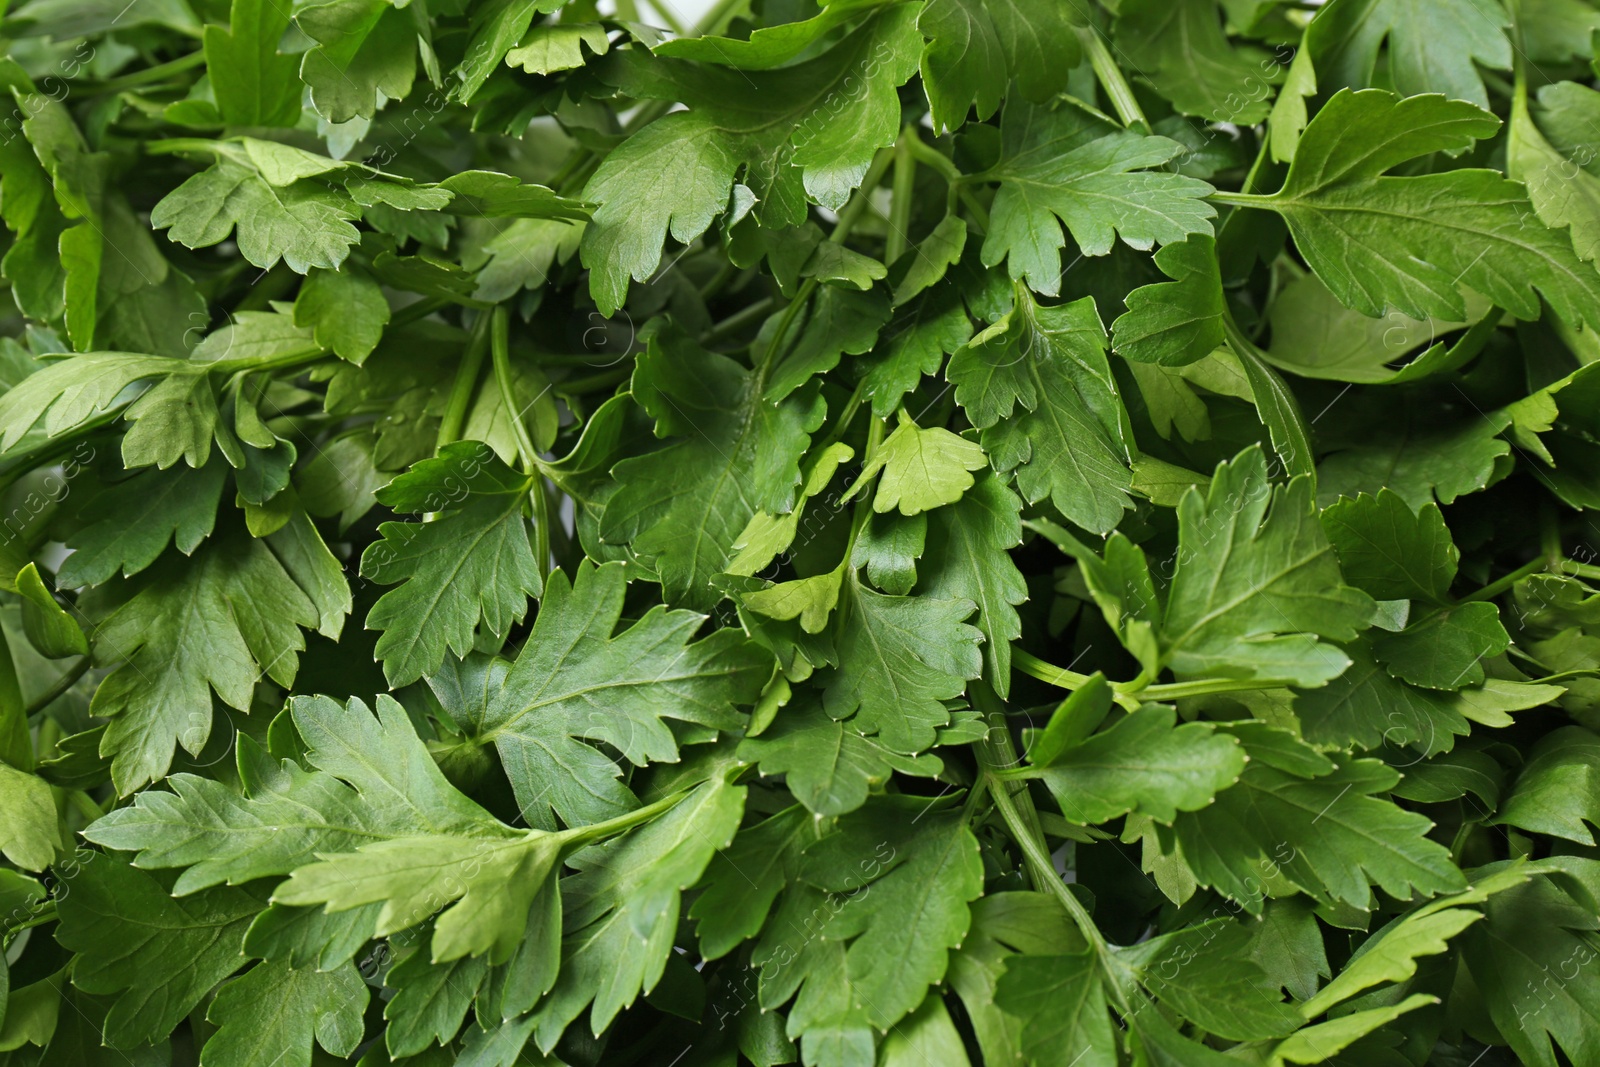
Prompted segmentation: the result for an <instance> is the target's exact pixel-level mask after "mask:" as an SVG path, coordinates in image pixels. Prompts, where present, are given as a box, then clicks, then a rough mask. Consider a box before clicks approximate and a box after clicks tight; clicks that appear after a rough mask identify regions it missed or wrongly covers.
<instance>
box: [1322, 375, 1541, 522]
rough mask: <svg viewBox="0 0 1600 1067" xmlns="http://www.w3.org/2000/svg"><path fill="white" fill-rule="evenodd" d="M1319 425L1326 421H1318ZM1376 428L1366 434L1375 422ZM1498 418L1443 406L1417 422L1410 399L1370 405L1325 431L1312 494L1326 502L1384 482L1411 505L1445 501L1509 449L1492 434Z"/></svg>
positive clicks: (1479, 480)
mask: <svg viewBox="0 0 1600 1067" xmlns="http://www.w3.org/2000/svg"><path fill="white" fill-rule="evenodd" d="M1322 425H1323V426H1326V425H1327V422H1326V421H1325V422H1324V423H1322ZM1379 426H1381V427H1383V432H1382V433H1381V434H1379V435H1375V434H1374V428H1375V427H1379ZM1504 427H1505V423H1504V421H1502V420H1500V419H1498V418H1496V417H1495V416H1494V415H1490V416H1488V417H1485V416H1484V415H1483V414H1482V413H1480V412H1476V411H1473V412H1462V413H1457V412H1454V411H1452V412H1449V413H1448V414H1443V413H1442V417H1439V418H1431V419H1428V420H1426V421H1425V422H1421V421H1417V420H1416V413H1415V407H1414V405H1410V404H1406V403H1403V402H1399V401H1396V402H1393V403H1387V404H1375V405H1372V406H1371V407H1369V408H1368V409H1367V410H1365V411H1363V412H1359V413H1352V414H1351V415H1350V416H1349V417H1348V418H1347V419H1346V420H1345V421H1344V422H1343V423H1341V424H1339V426H1338V429H1337V431H1336V432H1337V437H1335V439H1334V440H1332V441H1328V440H1326V438H1329V437H1334V434H1330V433H1325V434H1324V435H1323V436H1324V438H1325V440H1324V443H1325V444H1331V445H1333V448H1332V450H1331V451H1332V454H1331V455H1327V456H1325V457H1324V458H1323V460H1322V462H1321V463H1319V464H1318V465H1317V494H1318V499H1319V500H1320V501H1322V502H1324V503H1327V504H1332V503H1333V502H1334V501H1336V500H1337V499H1339V497H1341V496H1346V497H1354V496H1358V495H1360V494H1361V493H1369V494H1370V493H1377V492H1379V491H1380V490H1381V489H1384V488H1388V489H1389V490H1391V491H1392V492H1394V493H1395V494H1397V495H1398V496H1399V497H1400V498H1401V499H1402V500H1404V501H1405V502H1406V504H1407V505H1409V506H1410V507H1411V509H1412V510H1413V511H1416V510H1420V509H1421V508H1422V507H1423V506H1424V505H1426V504H1427V503H1429V502H1430V501H1432V500H1438V502H1439V503H1441V504H1450V503H1453V502H1454V501H1455V500H1457V499H1459V498H1460V497H1462V496H1465V495H1466V494H1468V493H1472V492H1476V491H1477V490H1479V489H1482V488H1483V487H1484V486H1486V485H1488V484H1489V482H1490V480H1491V479H1492V478H1493V477H1494V476H1495V469H1496V465H1497V464H1498V463H1502V462H1503V460H1502V459H1501V457H1502V456H1507V455H1509V454H1510V452H1511V446H1510V445H1508V444H1507V443H1506V442H1505V441H1504V440H1503V439H1502V438H1501V437H1500V436H1499V435H1500V433H1501V431H1502V430H1503V429H1504Z"/></svg>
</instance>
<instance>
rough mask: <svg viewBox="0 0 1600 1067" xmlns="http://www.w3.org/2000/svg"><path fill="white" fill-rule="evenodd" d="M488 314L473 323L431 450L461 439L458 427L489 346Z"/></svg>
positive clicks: (465, 415)
mask: <svg viewBox="0 0 1600 1067" xmlns="http://www.w3.org/2000/svg"><path fill="white" fill-rule="evenodd" d="M489 319H490V316H489V315H481V316H479V318H478V321H477V322H476V323H474V324H473V327H472V337H471V339H470V340H468V341H467V350H466V352H465V353H463V354H462V356H461V365H460V366H459V367H457V368H456V378H455V381H454V383H452V384H451V386H450V399H449V400H447V401H446V402H445V406H444V416H443V417H442V418H441V419H440V420H439V436H438V438H437V439H435V441H434V451H435V452H437V451H438V450H439V449H441V448H443V447H444V446H445V445H448V444H453V443H455V441H456V439H457V438H459V437H460V436H461V424H462V423H464V422H465V421H466V419H467V405H468V404H470V403H471V402H472V391H473V390H474V389H475V388H476V387H477V385H478V374H479V372H480V371H482V370H483V353H484V349H486V348H487V347H488V344H489Z"/></svg>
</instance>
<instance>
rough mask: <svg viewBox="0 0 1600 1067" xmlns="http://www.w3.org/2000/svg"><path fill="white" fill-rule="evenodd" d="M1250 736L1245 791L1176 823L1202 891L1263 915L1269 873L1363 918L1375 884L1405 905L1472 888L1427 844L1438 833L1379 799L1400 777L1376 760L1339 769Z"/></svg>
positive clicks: (1237, 789) (1273, 737) (1272, 739)
mask: <svg viewBox="0 0 1600 1067" xmlns="http://www.w3.org/2000/svg"><path fill="white" fill-rule="evenodd" d="M1249 729H1250V732H1249V733H1246V734H1243V735H1242V739H1243V741H1244V743H1245V749H1246V752H1247V753H1248V754H1249V755H1250V757H1251V762H1250V763H1249V764H1248V765H1246V767H1245V771H1244V773H1243V775H1241V776H1240V779H1239V784H1238V785H1235V786H1234V787H1232V788H1231V789H1227V790H1224V791H1223V792H1221V793H1219V794H1218V796H1217V800H1216V802H1215V803H1213V804H1212V805H1211V806H1209V807H1207V808H1204V809H1202V810H1200V811H1196V812H1186V813H1182V814H1179V815H1178V817H1177V821H1176V822H1175V823H1174V824H1173V829H1174V832H1175V834H1174V835H1175V838H1176V840H1177V842H1178V844H1179V846H1180V847H1181V848H1182V849H1183V856H1184V859H1185V860H1186V861H1187V862H1188V864H1189V866H1190V867H1191V868H1192V869H1193V871H1194V873H1195V876H1196V878H1198V879H1199V880H1200V882H1201V884H1203V885H1210V886H1213V887H1215V888H1216V889H1217V890H1218V891H1219V892H1221V893H1223V894H1225V895H1227V896H1229V897H1232V898H1233V899H1234V900H1236V901H1239V902H1240V903H1241V904H1243V905H1244V906H1245V908H1246V909H1247V910H1249V911H1251V912H1252V913H1255V912H1259V911H1260V909H1261V888H1260V880H1261V876H1262V874H1263V873H1279V874H1281V875H1282V876H1283V877H1285V878H1287V879H1288V880H1289V881H1290V882H1292V883H1293V884H1294V885H1297V886H1299V887H1300V888H1301V889H1303V890H1305V892H1307V893H1309V894H1310V895H1311V896H1312V897H1314V898H1316V899H1317V900H1319V901H1321V902H1323V903H1332V902H1335V901H1341V902H1343V903H1346V904H1349V905H1352V906H1354V907H1356V908H1360V909H1362V910H1370V908H1371V907H1372V904H1373V897H1372V890H1371V888H1370V885H1369V883H1370V884H1376V885H1378V886H1379V887H1381V888H1382V889H1383V890H1384V892H1386V893H1388V894H1389V895H1390V896H1393V897H1396V898H1398V899H1400V900H1408V899H1410V898H1411V896H1412V894H1413V893H1422V894H1431V893H1438V892H1448V891H1451V890H1457V889H1460V888H1462V887H1463V886H1464V884H1465V883H1464V881H1463V879H1462V877H1461V872H1460V871H1458V870H1457V869H1456V867H1455V865H1454V864H1453V863H1451V861H1450V854H1449V851H1448V850H1447V849H1445V848H1444V846H1442V845H1439V844H1436V843H1434V842H1433V841H1430V840H1429V839H1428V838H1427V837H1426V836H1425V834H1426V832H1427V830H1428V829H1429V828H1430V827H1431V826H1432V824H1431V823H1430V822H1428V820H1427V819H1425V818H1423V817H1422V816H1420V815H1416V814H1414V813H1412V812H1409V811H1405V810H1402V809H1401V808H1399V807H1397V806H1396V805H1395V804H1393V803H1392V802H1390V801H1388V800H1384V799H1380V796H1379V794H1382V793H1383V792H1384V791H1386V790H1388V789H1392V788H1393V787H1394V785H1395V783H1396V782H1397V781H1399V775H1398V774H1397V773H1396V772H1394V771H1392V770H1390V769H1389V768H1388V767H1386V766H1384V765H1383V764H1381V763H1379V762H1378V761H1376V760H1367V759H1361V760H1354V759H1353V760H1347V761H1345V762H1344V763H1343V764H1334V763H1333V762H1331V761H1328V760H1325V759H1323V757H1321V756H1319V755H1316V754H1315V753H1314V751H1313V750H1312V749H1310V748H1308V747H1304V746H1302V745H1301V744H1300V743H1299V742H1294V741H1292V740H1290V739H1289V738H1288V737H1287V735H1281V734H1275V733H1274V732H1270V731H1266V730H1264V728H1262V727H1251V728H1249ZM1267 745H1271V746H1273V747H1272V748H1268V747H1266V746H1267Z"/></svg>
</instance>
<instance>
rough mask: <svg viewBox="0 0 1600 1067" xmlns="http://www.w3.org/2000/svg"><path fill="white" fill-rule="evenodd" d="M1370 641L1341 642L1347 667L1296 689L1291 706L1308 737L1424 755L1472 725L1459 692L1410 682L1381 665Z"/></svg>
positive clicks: (1445, 747)
mask: <svg viewBox="0 0 1600 1067" xmlns="http://www.w3.org/2000/svg"><path fill="white" fill-rule="evenodd" d="M1373 649H1374V643H1373V642H1372V641H1368V640H1361V641H1356V642H1354V643H1352V644H1348V645H1345V646H1344V651H1345V654H1346V655H1347V656H1349V658H1350V661H1351V662H1350V666H1349V667H1348V668H1347V669H1346V670H1345V672H1344V673H1343V674H1341V675H1339V677H1337V678H1335V679H1334V680H1333V681H1331V682H1329V683H1328V684H1327V685H1325V686H1321V687H1319V688H1317V689H1308V690H1305V691H1303V692H1298V693H1296V694H1295V698H1294V709H1295V714H1296V715H1297V716H1299V718H1300V722H1301V724H1302V727H1303V729H1304V730H1305V736H1306V739H1307V740H1308V741H1311V742H1313V743H1316V744H1331V745H1340V746H1346V745H1355V746H1358V747H1360V748H1367V749H1373V748H1378V747H1379V746H1381V745H1385V744H1389V745H1404V746H1407V747H1410V748H1416V749H1420V750H1421V751H1422V752H1424V753H1425V754H1427V755H1430V756H1431V755H1434V754H1435V753H1439V752H1447V751H1449V750H1450V749H1451V748H1452V747H1454V745H1455V743H1456V738H1457V737H1459V736H1462V735H1464V734H1466V733H1467V732H1468V731H1469V730H1470V729H1471V725H1470V723H1469V721H1468V720H1469V718H1478V717H1479V716H1478V715H1476V714H1472V715H1470V716H1469V714H1468V712H1469V710H1470V709H1469V708H1468V707H1467V706H1466V705H1465V704H1464V703H1463V702H1462V700H1461V699H1459V698H1458V696H1457V694H1454V693H1450V692H1441V691H1439V690H1436V689H1424V688H1420V687H1418V686H1414V685H1409V684H1407V683H1406V682H1404V681H1401V680H1400V679H1399V678H1397V677H1395V676H1394V674H1393V673H1392V672H1391V671H1388V670H1385V669H1384V666H1383V664H1382V663H1380V662H1379V660H1378V658H1377V656H1376V655H1375V653H1374V651H1373Z"/></svg>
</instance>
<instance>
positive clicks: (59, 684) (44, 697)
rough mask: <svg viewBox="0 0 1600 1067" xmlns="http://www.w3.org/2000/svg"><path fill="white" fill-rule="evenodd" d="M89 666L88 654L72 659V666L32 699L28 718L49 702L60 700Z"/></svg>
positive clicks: (49, 703)
mask: <svg viewBox="0 0 1600 1067" xmlns="http://www.w3.org/2000/svg"><path fill="white" fill-rule="evenodd" d="M89 666H90V663H89V657H88V656H79V657H78V658H77V659H76V660H74V661H73V662H72V666H70V667H68V668H67V669H66V672H65V673H64V674H62V675H61V677H59V678H57V679H56V682H55V684H54V685H52V686H51V687H50V688H49V689H46V690H45V691H44V692H43V693H41V694H40V695H39V696H38V697H37V698H36V699H35V700H34V702H33V703H31V704H29V705H28V710H27V716H28V718H30V719H31V718H33V717H34V716H35V715H37V714H39V713H40V712H42V711H43V710H44V709H45V708H48V707H49V706H50V705H51V704H54V703H55V702H56V701H58V700H60V699H61V698H62V696H64V695H65V694H66V692H67V690H69V689H71V688H72V687H73V686H75V685H77V684H78V679H79V678H82V677H83V676H84V673H85V672H86V671H88V669H89Z"/></svg>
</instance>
